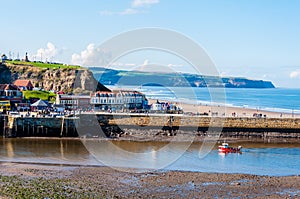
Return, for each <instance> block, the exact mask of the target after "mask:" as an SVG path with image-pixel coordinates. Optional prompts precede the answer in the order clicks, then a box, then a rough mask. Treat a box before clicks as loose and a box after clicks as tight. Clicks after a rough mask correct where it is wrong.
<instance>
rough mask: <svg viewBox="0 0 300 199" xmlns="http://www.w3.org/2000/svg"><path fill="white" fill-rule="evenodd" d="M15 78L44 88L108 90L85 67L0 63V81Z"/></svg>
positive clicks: (7, 81) (5, 81) (9, 80)
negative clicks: (51, 66)
mask: <svg viewBox="0 0 300 199" xmlns="http://www.w3.org/2000/svg"><path fill="white" fill-rule="evenodd" d="M17 79H28V80H30V81H31V82H32V84H33V85H34V86H36V87H40V88H44V89H45V90H52V89H53V90H57V91H64V92H74V91H75V92H77V93H81V92H91V91H96V90H101V91H109V89H108V88H106V87H105V86H103V85H102V84H101V83H99V82H98V81H97V80H96V79H95V78H94V76H93V73H92V72H91V71H89V70H88V69H85V68H79V69H66V68H65V69H49V68H38V67H33V66H25V65H13V64H2V65H0V83H13V82H14V81H15V80H17Z"/></svg>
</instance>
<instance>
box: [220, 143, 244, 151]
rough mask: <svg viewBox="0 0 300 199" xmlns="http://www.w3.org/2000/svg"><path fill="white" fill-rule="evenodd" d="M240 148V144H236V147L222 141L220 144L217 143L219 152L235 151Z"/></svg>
mask: <svg viewBox="0 0 300 199" xmlns="http://www.w3.org/2000/svg"><path fill="white" fill-rule="evenodd" d="M241 149H242V147H241V146H238V147H236V148H234V147H229V145H228V143H226V142H224V143H222V145H219V152H222V153H237V152H240V151H241Z"/></svg>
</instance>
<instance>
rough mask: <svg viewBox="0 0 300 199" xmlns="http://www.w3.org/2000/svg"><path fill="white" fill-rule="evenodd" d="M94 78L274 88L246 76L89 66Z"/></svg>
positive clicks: (111, 81)
mask: <svg viewBox="0 0 300 199" xmlns="http://www.w3.org/2000/svg"><path fill="white" fill-rule="evenodd" d="M90 70H91V71H92V72H93V73H94V75H95V78H96V79H98V80H99V81H100V82H101V83H102V84H105V85H116V84H118V85H134V86H141V85H148V86H170V87H208V86H209V87H225V88H275V86H274V85H273V84H272V82H270V81H263V80H250V79H247V78H237V77H230V78H219V77H213V76H204V75H197V74H175V73H149V72H140V71H121V70H112V69H104V68H90Z"/></svg>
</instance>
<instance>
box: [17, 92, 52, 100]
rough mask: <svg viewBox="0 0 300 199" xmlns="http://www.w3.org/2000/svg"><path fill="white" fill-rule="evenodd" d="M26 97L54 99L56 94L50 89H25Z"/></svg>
mask: <svg viewBox="0 0 300 199" xmlns="http://www.w3.org/2000/svg"><path fill="white" fill-rule="evenodd" d="M23 95H24V97H25V99H27V100H28V99H32V98H38V99H41V100H47V101H54V100H55V97H56V94H54V93H51V92H48V91H23Z"/></svg>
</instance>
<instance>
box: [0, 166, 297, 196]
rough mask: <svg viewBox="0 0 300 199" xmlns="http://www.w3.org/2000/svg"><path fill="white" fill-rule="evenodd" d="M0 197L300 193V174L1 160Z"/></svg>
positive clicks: (269, 194) (273, 194)
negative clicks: (255, 173) (187, 170)
mask: <svg viewBox="0 0 300 199" xmlns="http://www.w3.org/2000/svg"><path fill="white" fill-rule="evenodd" d="M0 166H1V170H0V198H33V197H37V198H299V197H300V176H286V177H269V176H256V175H244V174H217V173H197V172H181V171H170V172H165V171H162V172H157V171H150V172H142V173H139V172H137V171H138V170H134V169H128V170H127V172H124V171H120V170H114V169H112V168H109V167H67V166H64V167H62V166H45V165H44V166H41V165H30V164H14V163H2V164H1V165H0Z"/></svg>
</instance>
